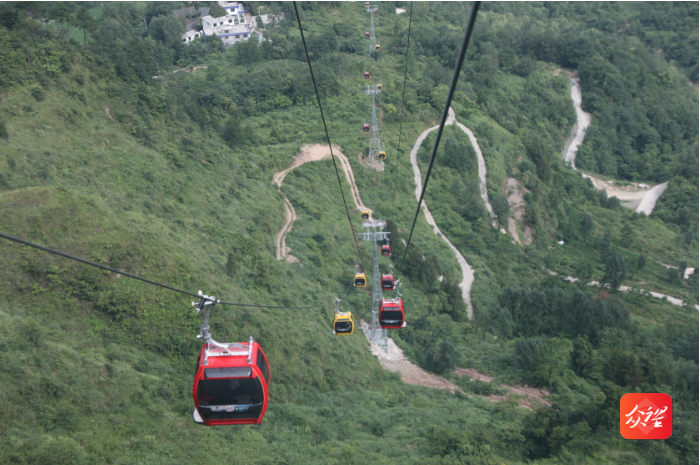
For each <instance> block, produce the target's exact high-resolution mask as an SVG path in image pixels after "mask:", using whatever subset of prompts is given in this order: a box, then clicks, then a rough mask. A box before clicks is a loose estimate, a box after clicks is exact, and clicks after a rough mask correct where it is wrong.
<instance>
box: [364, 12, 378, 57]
mask: <svg viewBox="0 0 700 465" xmlns="http://www.w3.org/2000/svg"><path fill="white" fill-rule="evenodd" d="M378 10H379V8H378V6H377V5H369V6H368V7H367V9H366V11H367V13H369V54H370V55H371V54H372V51H373V50H374V46H375V45H377V37H376V36H375V35H374V14H375V13H376V12H377V11H378Z"/></svg>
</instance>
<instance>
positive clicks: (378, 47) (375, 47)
mask: <svg viewBox="0 0 700 465" xmlns="http://www.w3.org/2000/svg"><path fill="white" fill-rule="evenodd" d="M374 50H376V51H377V52H381V51H382V46H381V45H379V44H377V45H375V46H374Z"/></svg>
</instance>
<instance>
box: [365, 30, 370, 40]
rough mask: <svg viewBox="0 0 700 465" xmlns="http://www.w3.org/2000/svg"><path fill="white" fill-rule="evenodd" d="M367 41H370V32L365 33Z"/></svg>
mask: <svg viewBox="0 0 700 465" xmlns="http://www.w3.org/2000/svg"><path fill="white" fill-rule="evenodd" d="M365 39H369V32H367V31H365Z"/></svg>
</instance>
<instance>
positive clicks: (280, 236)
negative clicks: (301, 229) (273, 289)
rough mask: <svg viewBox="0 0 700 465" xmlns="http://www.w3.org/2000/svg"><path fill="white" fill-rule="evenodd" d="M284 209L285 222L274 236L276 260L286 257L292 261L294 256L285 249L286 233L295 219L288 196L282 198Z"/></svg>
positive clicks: (294, 212)
mask: <svg viewBox="0 0 700 465" xmlns="http://www.w3.org/2000/svg"><path fill="white" fill-rule="evenodd" d="M284 209H285V212H284V213H285V214H284V218H285V222H284V226H282V229H280V232H278V233H277V236H276V237H275V244H276V245H277V260H283V259H286V260H287V261H288V262H290V263H293V262H295V261H297V259H296V257H294V256H292V255H290V254H289V250H288V249H287V241H286V239H287V234H289V232H290V231H291V230H292V226H293V225H294V221H295V220H296V219H297V212H296V211H295V210H294V207H293V206H292V203H291V202H290V201H289V199H288V198H286V197H285V198H284Z"/></svg>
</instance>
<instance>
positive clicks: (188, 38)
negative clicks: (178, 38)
mask: <svg viewBox="0 0 700 465" xmlns="http://www.w3.org/2000/svg"><path fill="white" fill-rule="evenodd" d="M203 35H204V34H203V33H202V31H194V30H192V31H187V32H185V33H184V34H183V35H182V41H183V42H185V43H186V44H189V43H190V42H192V41H193V40H194V39H198V38H199V37H202V36H203Z"/></svg>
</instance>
